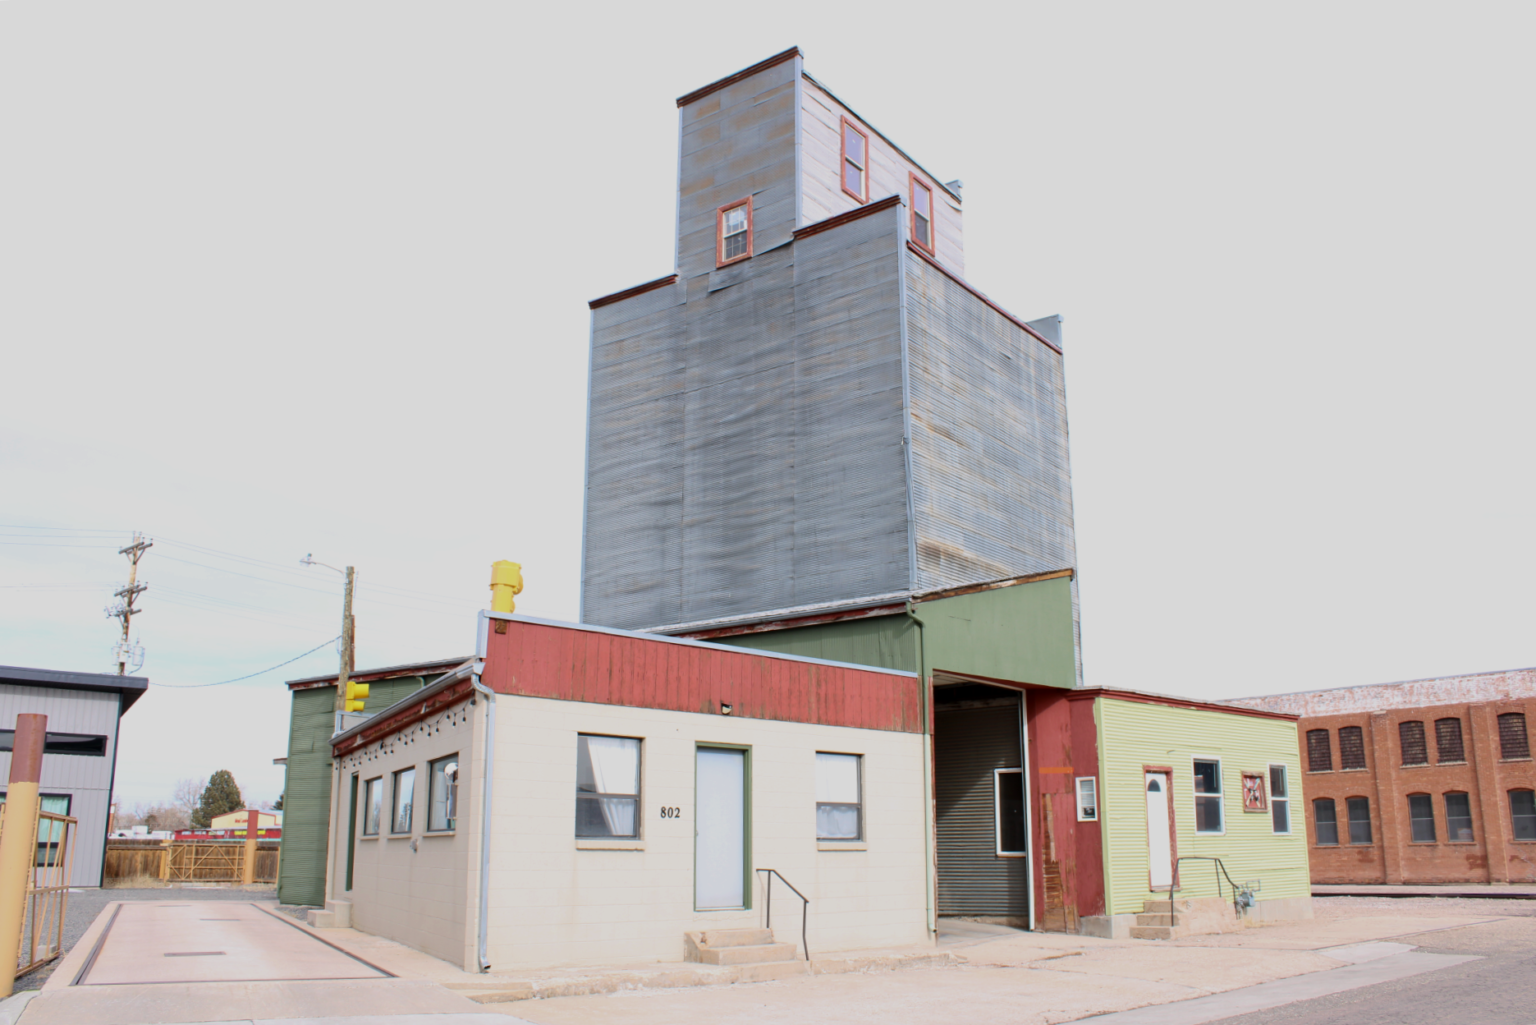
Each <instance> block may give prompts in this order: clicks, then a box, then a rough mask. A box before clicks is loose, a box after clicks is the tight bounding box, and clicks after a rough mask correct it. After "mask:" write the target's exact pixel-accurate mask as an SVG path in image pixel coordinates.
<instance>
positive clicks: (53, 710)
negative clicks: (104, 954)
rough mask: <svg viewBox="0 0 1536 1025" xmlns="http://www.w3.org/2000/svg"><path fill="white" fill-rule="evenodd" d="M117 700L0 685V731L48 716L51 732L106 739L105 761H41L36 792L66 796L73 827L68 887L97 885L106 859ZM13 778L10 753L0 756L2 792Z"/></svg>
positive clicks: (72, 757) (103, 695) (82, 758)
mask: <svg viewBox="0 0 1536 1025" xmlns="http://www.w3.org/2000/svg"><path fill="white" fill-rule="evenodd" d="M118 700H119V698H118V695H117V694H115V693H111V694H108V693H101V692H98V691H86V690H64V689H54V688H51V687H26V686H21V685H17V684H0V729H7V730H8V729H14V728H15V726H16V716H17V715H19V714H21V713H23V712H28V713H34V714H41V715H46V716H47V717H48V732H50V733H84V734H89V735H91V736H105V737H106V738H107V754H106V756H105V757H103V758H95V757H90V756H86V755H57V754H45V755H44V756H43V773H42V779H41V781H40V782H39V785H38V789H39V791H40V792H42V793H45V794H69V795H70V814H71V815H73V816H75V818H77V819H79V822H80V824H79V825H78V826H77V827H76V828H75V844H76V846H75V858H74V867H73V871H72V872H71V878H70V884H71V885H72V886H100V885H101V867H102V859H103V857H105V854H106V836H107V812H108V808H109V806H110V805H111V803H112V802H111V797H112V766H113V764H114V762H115V760H116V758H117V728H118V711H117V709H118ZM10 776H11V753H10V752H9V751H0V789H3V787H4V780H7V779H10Z"/></svg>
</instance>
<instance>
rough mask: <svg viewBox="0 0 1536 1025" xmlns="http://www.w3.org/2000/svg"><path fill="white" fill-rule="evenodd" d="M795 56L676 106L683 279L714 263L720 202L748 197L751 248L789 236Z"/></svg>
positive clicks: (774, 243) (792, 212) (797, 61)
mask: <svg viewBox="0 0 1536 1025" xmlns="http://www.w3.org/2000/svg"><path fill="white" fill-rule="evenodd" d="M799 68H800V58H798V57H796V58H794V59H793V60H789V61H785V62H784V63H782V64H779V65H776V66H774V67H771V68H767V69H765V70H764V71H761V72H759V73H758V74H756V75H753V76H751V77H750V78H746V79H743V80H742V81H740V82H736V83H734V84H733V85H729V86H727V87H725V88H724V89H721V90H719V91H718V92H713V93H710V94H709V95H708V96H705V97H703V98H702V99H700V100H697V101H695V102H693V103H690V104H688V105H687V106H685V107H682V108H681V109H680V110H679V111H678V115H679V118H680V125H679V127H680V130H681V132H682V148H681V153H680V165H679V168H678V204H677V216H678V227H677V267H678V273H679V274H681V275H682V278H683V280H684V281H687V280H689V279H691V278H694V277H696V276H698V275H700V274H708V273H709V272H710V271H712V270H714V269H715V243H716V235H715V231H716V221H715V215H716V212H717V211H718V210H719V208H720V207H722V206H724V205H725V204H727V203H733V202H735V201H736V200H739V199H745V198H746V197H748V196H751V197H752V233H753V244H752V251H753V252H754V253H762V252H766V251H767V250H769V249H772V248H773V247H775V246H779V245H783V244H784V243H785V242H788V241H789V240H790V237H791V235H792V234H793V233H794V230H795V228H796V227H798V225H797V224H796V223H795V103H796V100H797V95H796V93H797V90H796V83H797V81H798V79H799Z"/></svg>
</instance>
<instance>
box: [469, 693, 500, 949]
mask: <svg viewBox="0 0 1536 1025" xmlns="http://www.w3.org/2000/svg"><path fill="white" fill-rule="evenodd" d="M482 665H483V663H476V664H475V667H474V668H473V669H471V670H470V674H469V685H470V686H471V687H472V688H474V691H475V693H476V694H483V695H485V700H486V702H487V705H486V709H485V778H484V779H483V780H482V781H481V789H480V915H479V923H478V927H477V928H476V936H475V941H476V950H475V959H476V961H477V962H478V963H479V965H480V971H481V972H482V973H484V972H488V971H490V970H491V961H490V957H489V950H488V947H489V940H488V928H489V926H488V922H487V919H488V917H489V909H490V902H491V875H490V868H491V781H492V779H494V778H495V777H494V773H493V770H494V768H495V766H496V692H495V691H493V690H491V689H490V688H489V687H487V686H486V685H485V684H483V683H481V682H480V669H481V668H482Z"/></svg>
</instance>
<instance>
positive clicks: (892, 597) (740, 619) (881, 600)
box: [634, 591, 912, 636]
mask: <svg viewBox="0 0 1536 1025" xmlns="http://www.w3.org/2000/svg"><path fill="white" fill-rule="evenodd" d="M911 596H912V592H911V591H890V592H887V593H886V594H871V595H866V596H864V597H862V598H849V599H848V600H846V601H824V602H813V603H812V604H810V605H791V606H789V607H788V608H782V609H771V610H769V611H767V612H749V613H744V614H743V615H739V616H721V617H719V618H717V619H701V620H698V621H697V622H694V623H670V624H668V625H666V626H649V627H646V628H645V629H644V630H636V631H634V632H635V633H639V634H644V635H646V636H657V635H659V636H666V635H668V634H681V633H692V632H694V631H696V630H714V629H717V628H719V627H725V626H746V625H748V624H751V623H763V622H768V621H770V620H775V619H792V618H794V617H797V616H813V615H816V614H817V613H820V612H844V611H848V612H851V611H853V610H854V609H867V608H870V607H872V606H875V605H889V604H892V603H894V602H905V601H907V600H908V599H909V598H911Z"/></svg>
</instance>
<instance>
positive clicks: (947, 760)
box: [933, 683, 1029, 927]
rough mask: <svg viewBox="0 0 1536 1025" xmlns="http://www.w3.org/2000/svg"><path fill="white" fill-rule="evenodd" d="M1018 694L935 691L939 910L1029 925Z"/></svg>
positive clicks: (977, 688)
mask: <svg viewBox="0 0 1536 1025" xmlns="http://www.w3.org/2000/svg"><path fill="white" fill-rule="evenodd" d="M1021 698H1022V694H1021V693H1020V692H1019V691H1012V690H1007V689H1005V688H1002V687H990V686H987V685H985V684H973V683H962V684H950V685H946V686H937V687H935V688H934V742H933V752H934V797H935V804H936V808H935V820H934V830H935V842H936V845H937V848H938V913H939V914H941V915H973V916H982V917H987V918H999V919H1004V920H1006V921H1007V923H1008V924H1010V925H1018V926H1025V927H1027V926H1028V925H1029V887H1028V878H1029V876H1028V872H1029V859H1028V858H1027V857H1026V851H1027V848H1028V844H1027V839H1028V835H1027V832H1026V830H1025V821H1026V818H1025V810H1024V805H1025V801H1024V788H1025V786H1026V785H1027V780H1026V779H1025V778H1024V772H1023V771H1022V768H1021V767H1022V765H1023V761H1022V759H1021V757H1020V753H1021V748H1020V736H1019V730H1020V722H1021V720H1022V718H1023V715H1022V713H1023V705H1022V701H1021Z"/></svg>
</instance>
